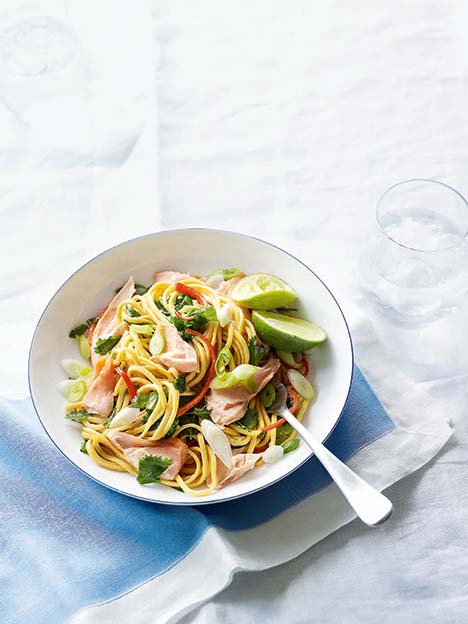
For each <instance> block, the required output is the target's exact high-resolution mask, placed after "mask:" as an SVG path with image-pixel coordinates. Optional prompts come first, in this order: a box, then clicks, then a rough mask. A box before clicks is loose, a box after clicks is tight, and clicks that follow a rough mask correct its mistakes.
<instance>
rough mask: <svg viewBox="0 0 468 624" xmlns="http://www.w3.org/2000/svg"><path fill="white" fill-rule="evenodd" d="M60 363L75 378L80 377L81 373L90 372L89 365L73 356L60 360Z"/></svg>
mask: <svg viewBox="0 0 468 624" xmlns="http://www.w3.org/2000/svg"><path fill="white" fill-rule="evenodd" d="M60 364H61V365H62V368H63V370H64V371H65V372H66V374H67V375H68V376H69V377H73V378H74V379H78V377H80V376H81V375H87V374H88V367H87V366H85V365H83V364H82V363H81V362H79V361H78V360H74V359H73V358H65V359H64V360H62V361H61V362H60Z"/></svg>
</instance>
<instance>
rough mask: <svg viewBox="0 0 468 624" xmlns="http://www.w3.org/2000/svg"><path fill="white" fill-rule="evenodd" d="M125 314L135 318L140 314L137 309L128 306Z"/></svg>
mask: <svg viewBox="0 0 468 624" xmlns="http://www.w3.org/2000/svg"><path fill="white" fill-rule="evenodd" d="M127 314H128V316H131V317H132V318H137V317H138V316H141V314H140V313H139V312H138V310H135V308H128V309H127Z"/></svg>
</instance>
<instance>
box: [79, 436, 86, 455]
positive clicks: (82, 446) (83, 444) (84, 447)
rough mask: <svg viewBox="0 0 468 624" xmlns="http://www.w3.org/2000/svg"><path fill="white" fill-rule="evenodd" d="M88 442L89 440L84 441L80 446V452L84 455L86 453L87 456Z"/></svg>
mask: <svg viewBox="0 0 468 624" xmlns="http://www.w3.org/2000/svg"><path fill="white" fill-rule="evenodd" d="M87 441H88V440H83V442H82V443H81V446H80V451H81V452H82V453H85V454H86V455H87V454H88V449H87V448H86V442H87Z"/></svg>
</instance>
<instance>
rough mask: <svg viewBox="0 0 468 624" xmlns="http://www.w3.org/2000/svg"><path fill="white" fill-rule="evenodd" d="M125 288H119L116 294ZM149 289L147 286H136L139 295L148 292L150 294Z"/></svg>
mask: <svg viewBox="0 0 468 624" xmlns="http://www.w3.org/2000/svg"><path fill="white" fill-rule="evenodd" d="M122 288H123V286H119V287H118V288H116V289H115V290H114V292H115V294H117V293H119V292H120V291H121V290H122ZM148 290H149V288H147V287H146V286H143V284H135V291H136V293H137V295H144V294H145V293H146V292H148Z"/></svg>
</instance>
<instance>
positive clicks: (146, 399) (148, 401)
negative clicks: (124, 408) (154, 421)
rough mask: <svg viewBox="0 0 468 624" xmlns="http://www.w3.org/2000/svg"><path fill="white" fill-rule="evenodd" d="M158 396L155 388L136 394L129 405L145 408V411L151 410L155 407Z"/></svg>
mask: <svg viewBox="0 0 468 624" xmlns="http://www.w3.org/2000/svg"><path fill="white" fill-rule="evenodd" d="M158 398H159V397H158V393H157V392H156V390H153V391H152V392H147V393H146V394H137V395H136V397H135V398H134V399H133V401H132V402H131V403H130V407H138V408H139V409H145V410H146V411H147V412H152V411H153V410H154V408H155V407H156V403H157V402H158Z"/></svg>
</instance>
